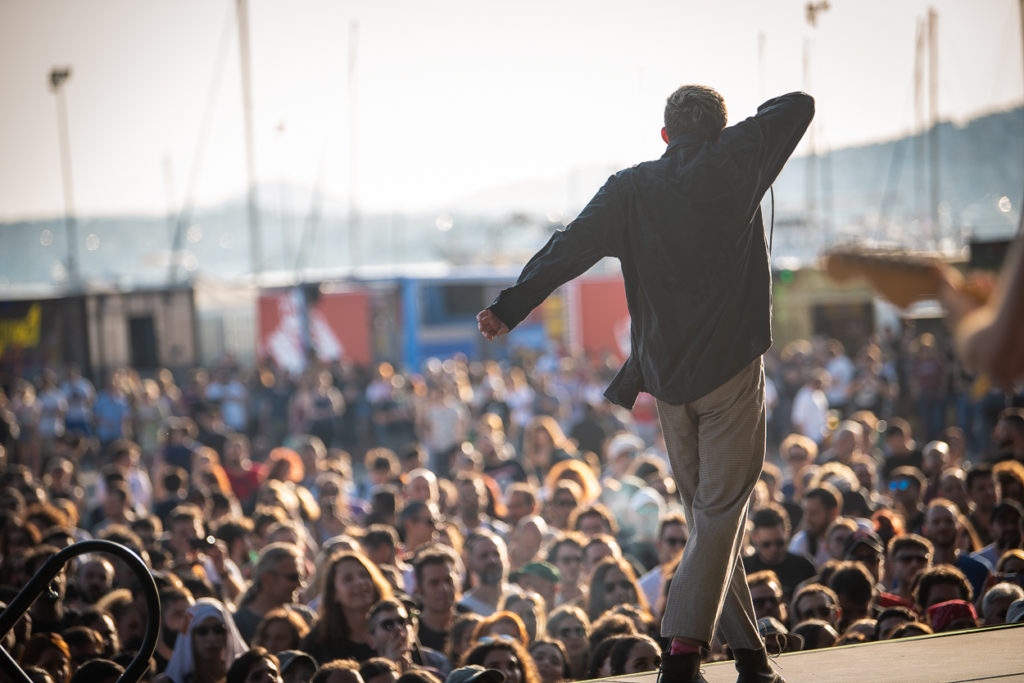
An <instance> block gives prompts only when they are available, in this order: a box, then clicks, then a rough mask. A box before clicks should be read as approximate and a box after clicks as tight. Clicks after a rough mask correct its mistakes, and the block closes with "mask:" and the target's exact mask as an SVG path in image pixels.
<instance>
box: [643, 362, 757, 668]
mask: <svg viewBox="0 0 1024 683" xmlns="http://www.w3.org/2000/svg"><path fill="white" fill-rule="evenodd" d="M658 418H659V419H660V420H661V427H662V431H663V432H664V434H665V444H666V446H667V448H668V454H669V460H670V461H671V463H672V471H673V473H674V475H675V479H676V484H677V485H678V487H679V494H680V496H681V498H682V501H683V507H684V512H685V514H686V522H687V525H688V526H689V531H690V538H689V541H688V542H687V544H686V550H685V551H684V552H683V559H682V562H680V564H679V568H678V570H676V574H675V577H674V578H673V579H672V584H671V588H670V589H669V594H668V600H667V602H666V605H665V615H664V618H663V619H662V624H661V633H662V635H663V636H666V637H673V636H679V637H684V638H692V639H695V640H698V641H700V642H702V643H704V644H705V645H709V644H710V643H711V641H712V640H713V639H714V636H715V633H716V628H717V632H718V634H719V635H720V636H721V639H722V640H724V641H725V642H727V643H728V644H729V646H730V647H731V648H733V649H736V648H743V649H754V650H756V649H760V648H761V647H762V643H763V641H762V640H761V637H760V635H759V634H758V631H757V620H756V618H755V617H754V606H753V603H752V602H751V600H750V590H749V589H748V588H747V577H746V572H744V570H743V562H742V560H741V557H740V553H741V550H742V543H743V531H744V524H745V522H746V516H747V502H748V500H749V498H750V492H751V491H752V490H753V489H754V484H756V483H757V479H758V477H759V476H760V474H761V468H762V467H763V466H764V445H765V409H764V365H763V364H762V361H761V358H760V357H759V358H757V360H755V361H754V362H753V363H751V364H750V365H748V366H747V367H746V368H744V369H743V370H741V371H740V372H739V373H738V374H737V375H736V376H734V377H733V378H732V379H730V380H728V381H727V382H725V383H724V384H722V385H721V386H719V387H718V388H717V389H715V390H714V391H712V392H711V393H709V394H706V395H705V396H702V397H700V398H699V399H697V400H695V401H692V402H690V403H686V404H683V405H671V404H669V403H665V402H664V401H661V400H659V401H658Z"/></svg>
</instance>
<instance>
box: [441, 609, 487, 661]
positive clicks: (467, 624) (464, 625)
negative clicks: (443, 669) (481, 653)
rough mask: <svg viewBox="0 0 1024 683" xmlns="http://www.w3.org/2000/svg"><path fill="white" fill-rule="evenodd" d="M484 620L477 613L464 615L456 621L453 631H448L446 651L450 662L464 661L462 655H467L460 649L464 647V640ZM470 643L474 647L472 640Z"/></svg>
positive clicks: (452, 627)
mask: <svg viewBox="0 0 1024 683" xmlns="http://www.w3.org/2000/svg"><path fill="white" fill-rule="evenodd" d="M483 620H484V618H483V617H482V616H480V615H479V614H477V613H476V612H469V613H467V614H463V615H462V616H460V617H458V618H457V619H456V620H455V623H453V624H452V626H451V629H450V630H449V631H448V649H447V651H445V655H447V656H448V661H449V662H458V661H461V660H462V655H463V654H465V652H463V651H461V650H460V649H459V648H460V647H461V646H462V639H463V638H464V637H465V635H466V633H467V632H469V633H471V632H472V631H473V629H475V628H476V625H477V624H479V623H480V622H481V621H483ZM469 642H470V645H472V642H473V640H472V638H470V639H469ZM467 651H468V650H467Z"/></svg>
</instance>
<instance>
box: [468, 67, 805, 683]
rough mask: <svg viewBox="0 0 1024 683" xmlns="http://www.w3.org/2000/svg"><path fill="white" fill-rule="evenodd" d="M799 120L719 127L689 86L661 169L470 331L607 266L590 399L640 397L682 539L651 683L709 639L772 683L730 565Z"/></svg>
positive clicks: (595, 206) (638, 179) (497, 322)
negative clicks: (772, 209) (604, 336)
mask: <svg viewBox="0 0 1024 683" xmlns="http://www.w3.org/2000/svg"><path fill="white" fill-rule="evenodd" d="M813 115H814V101H813V99H812V98H811V97H810V96H809V95H806V94H804V93H791V94H788V95H783V96H782V97H777V98H775V99H772V100H769V101H768V102H765V103H764V104H763V105H761V106H760V107H759V108H758V111H757V114H756V115H755V116H753V117H751V118H748V119H747V120H745V121H743V122H741V123H739V124H737V125H735V126H731V127H729V128H726V127H725V123H726V109H725V103H724V101H723V99H722V96H721V95H719V94H718V93H717V92H715V91H714V90H712V89H710V88H707V87H703V86H696V85H688V86H683V87H681V88H679V89H678V90H676V91H675V92H674V93H672V95H671V96H669V98H668V102H667V104H666V107H665V127H664V128H663V129H662V131H661V134H662V139H663V140H664V141H665V142H666V143H667V144H668V149H667V150H666V152H665V154H664V155H663V156H662V157H661V158H660V159H658V160H656V161H649V162H645V163H642V164H639V165H637V166H634V167H633V168H629V169H626V170H624V171H620V172H619V173H617V174H615V175H614V176H612V177H611V178H609V180H608V181H607V182H606V183H605V185H604V187H602V188H601V190H600V191H599V192H598V193H597V195H596V196H595V197H594V198H593V199H592V200H591V201H590V203H589V204H588V205H587V206H586V208H584V209H583V212H582V213H581V214H580V215H579V216H578V217H577V218H576V220H575V221H573V222H572V223H571V224H570V225H569V226H568V227H567V228H566V229H565V230H564V231H561V232H556V233H555V234H554V235H553V236H552V237H551V239H550V240H549V241H548V243H547V244H546V245H545V246H544V247H543V248H542V249H541V250H540V251H539V252H538V253H537V254H536V255H534V257H533V258H532V259H530V261H529V262H528V263H527V264H526V266H525V268H524V269H523V272H522V274H521V275H520V277H519V280H518V282H517V283H516V284H515V286H513V287H511V288H509V289H506V290H504V291H502V292H501V294H500V295H499V296H498V298H497V299H496V300H495V301H494V303H493V304H491V306H490V307H488V308H487V309H485V310H483V311H481V312H480V313H479V315H478V316H477V321H478V325H479V328H480V332H481V333H482V334H483V335H484V337H486V338H487V339H489V340H491V339H494V338H495V337H498V336H500V335H502V334H505V333H507V332H508V331H509V330H510V329H511V328H513V327H515V326H516V325H517V324H519V322H521V321H522V320H523V319H524V318H525V317H526V316H527V314H528V313H529V312H530V311H531V310H532V309H533V308H534V307H536V306H537V305H538V304H540V303H541V302H542V301H543V300H544V299H545V298H546V297H547V296H548V295H549V294H550V293H551V292H552V291H554V290H555V289H556V288H557V287H559V286H560V285H562V284H563V283H565V282H567V281H569V280H571V279H572V278H574V277H576V276H578V275H581V274H582V273H584V272H586V271H587V269H589V268H590V267H591V266H593V265H594V264H595V263H597V262H598V261H599V260H600V259H601V258H603V257H605V256H613V257H616V258H618V259H619V261H620V263H621V267H622V275H623V280H624V282H625V288H626V300H627V303H628V306H629V312H630V316H631V330H630V338H631V342H632V353H631V354H630V356H629V358H628V359H627V361H626V363H625V365H624V366H623V367H622V369H621V370H620V371H619V373H618V375H617V376H616V377H615V379H614V380H613V381H612V384H611V386H610V387H609V388H608V390H607V391H606V392H605V396H607V397H608V398H609V399H610V400H611V401H613V402H614V403H617V404H619V405H622V406H624V407H627V408H631V407H632V406H633V403H634V401H635V400H636V397H637V394H638V393H639V392H641V391H646V392H648V393H650V394H652V395H653V396H654V397H655V398H656V399H657V401H658V414H659V418H660V420H661V424H662V429H663V431H664V434H665V440H666V444H667V446H668V450H669V455H670V459H671V461H672V469H673V471H674V474H675V477H676V481H677V484H678V487H679V492H680V495H681V496H682V499H683V504H684V508H685V512H686V518H687V526H688V527H689V529H690V539H689V542H688V547H687V549H686V552H685V553H683V560H682V562H681V563H680V565H679V569H678V571H677V572H676V575H675V578H674V579H673V581H672V586H671V590H670V593H669V596H668V604H667V605H666V609H665V615H664V619H663V621H662V634H663V635H665V636H666V637H672V644H671V646H670V650H669V652H667V653H666V655H665V657H664V658H663V665H662V675H663V677H664V679H665V680H666V681H673V682H674V681H700V680H702V677H701V675H700V654H701V648H702V647H707V646H708V645H709V644H710V642H711V640H712V639H713V638H714V636H715V632H716V628H717V630H718V632H719V633H720V635H721V636H722V638H723V639H724V640H725V641H726V642H728V643H729V645H730V646H731V648H732V650H733V653H734V654H735V656H736V668H737V669H738V670H739V672H740V680H741V681H747V680H749V681H781V680H782V679H781V677H779V676H778V675H777V674H776V673H774V671H773V670H772V668H771V666H770V664H769V662H768V658H767V653H766V651H765V647H764V643H763V641H762V640H761V637H760V635H759V634H758V631H757V626H756V623H755V619H754V609H753V605H752V603H751V599H750V591H749V590H748V588H747V583H746V576H745V573H744V571H743V564H742V562H741V561H740V554H741V553H740V550H741V546H742V542H743V525H744V520H745V515H746V506H747V500H748V498H749V495H750V492H751V490H752V489H753V487H754V484H755V483H756V482H757V479H758V475H759V474H760V472H761V467H762V465H763V463H764V444H765V407H764V369H763V365H762V361H761V355H762V354H763V353H764V352H765V351H766V350H767V349H768V348H769V347H770V346H771V273H770V270H769V266H768V249H767V244H766V239H765V234H764V224H763V222H762V219H761V211H760V202H761V198H762V197H763V196H764V193H765V192H767V190H768V188H769V186H770V185H771V183H772V182H773V181H774V180H775V177H776V176H777V175H778V174H779V172H780V171H781V170H782V167H783V165H784V164H785V162H786V160H787V159H788V158H789V155H790V154H792V152H793V150H794V149H795V147H796V145H797V143H798V142H799V141H800V138H801V137H802V136H803V133H804V131H805V130H806V129H807V126H808V125H809V124H810V121H811V118H812V117H813Z"/></svg>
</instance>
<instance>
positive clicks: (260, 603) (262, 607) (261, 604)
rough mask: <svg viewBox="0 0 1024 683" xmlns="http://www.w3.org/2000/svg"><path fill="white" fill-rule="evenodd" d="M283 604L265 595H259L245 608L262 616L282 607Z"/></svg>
mask: <svg viewBox="0 0 1024 683" xmlns="http://www.w3.org/2000/svg"><path fill="white" fill-rule="evenodd" d="M283 604H285V603H282V602H279V601H277V600H274V599H273V598H271V597H270V596H268V595H266V594H264V593H258V594H257V595H256V597H255V598H253V599H252V601H251V602H250V603H249V604H247V605H246V606H245V608H246V609H247V610H249V611H250V612H252V613H253V614H258V615H260V616H262V615H264V614H266V613H267V612H269V611H270V610H272V609H274V608H276V607H280V606H281V605H283Z"/></svg>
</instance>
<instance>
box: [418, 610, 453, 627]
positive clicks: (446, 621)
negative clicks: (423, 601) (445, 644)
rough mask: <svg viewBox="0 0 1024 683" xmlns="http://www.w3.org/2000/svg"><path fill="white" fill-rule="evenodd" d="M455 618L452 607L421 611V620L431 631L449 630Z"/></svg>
mask: <svg viewBox="0 0 1024 683" xmlns="http://www.w3.org/2000/svg"><path fill="white" fill-rule="evenodd" d="M454 620H455V612H454V611H453V610H450V609H449V610H444V611H440V612H437V611H433V610H428V609H424V610H423V611H422V612H420V621H422V622H423V623H424V624H426V625H427V628H429V629H430V630H431V631H447V630H448V628H449V627H450V626H451V625H452V622H453V621H454Z"/></svg>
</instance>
